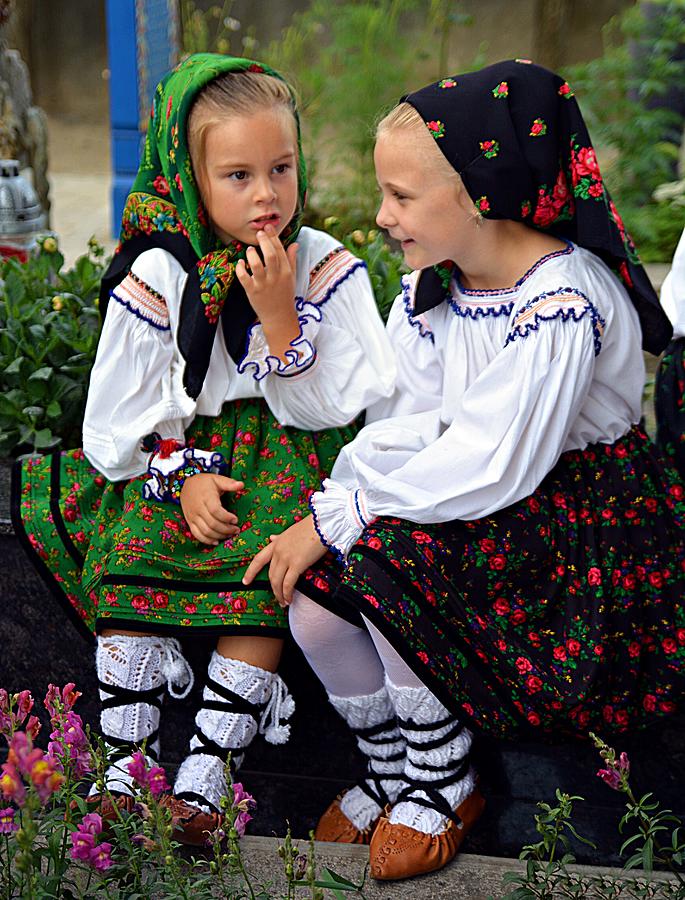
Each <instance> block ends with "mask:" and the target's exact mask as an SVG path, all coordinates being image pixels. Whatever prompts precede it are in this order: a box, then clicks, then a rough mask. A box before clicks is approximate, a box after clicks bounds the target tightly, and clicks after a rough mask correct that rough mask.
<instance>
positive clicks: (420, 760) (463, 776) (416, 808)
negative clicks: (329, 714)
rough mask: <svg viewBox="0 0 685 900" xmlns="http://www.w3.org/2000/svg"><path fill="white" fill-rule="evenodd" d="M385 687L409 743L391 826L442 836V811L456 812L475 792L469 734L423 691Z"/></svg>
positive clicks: (401, 729)
mask: <svg viewBox="0 0 685 900" xmlns="http://www.w3.org/2000/svg"><path fill="white" fill-rule="evenodd" d="M386 684H387V687H388V693H389V695H390V697H391V700H392V704H393V707H394V709H395V711H396V713H397V718H398V722H399V728H400V731H401V733H402V735H403V737H404V738H405V739H406V741H407V762H406V766H405V769H404V775H405V778H406V780H407V782H408V783H409V787H408V788H407V789H406V790H404V791H403V792H402V794H401V795H400V796H399V798H398V802H397V803H396V804H395V806H393V808H392V810H391V812H390V815H389V820H390V823H391V824H392V825H398V824H402V825H408V826H409V827H410V828H414V829H415V830H416V831H422V832H424V833H425V834H433V835H435V834H440V832H442V831H444V830H445V828H446V827H447V822H448V817H447V815H446V814H445V811H441V807H442V810H446V808H445V806H444V804H445V803H446V804H447V808H448V809H449V810H455V809H456V808H457V807H458V806H459V804H460V803H461V802H462V801H463V800H465V799H466V797H468V795H469V794H470V793H471V792H472V791H473V789H474V787H475V775H474V772H473V770H472V769H471V768H470V767H469V758H468V754H469V749H470V747H471V737H472V736H471V732H470V731H469V730H468V729H467V728H464V727H463V726H462V725H461V723H460V722H459V720H458V719H457V718H456V717H455V716H453V715H451V713H450V712H449V710H448V709H447V708H446V707H444V706H443V705H442V703H440V701H439V700H438V698H437V697H436V696H435V695H434V694H432V693H431V692H430V691H429V690H428V688H427V687H420V688H413V687H398V686H397V685H394V684H392V682H391V681H389V680H387V681H386ZM431 783H433V784H431ZM422 788H423V789H422ZM440 798H442V799H440ZM424 804H425V805H424Z"/></svg>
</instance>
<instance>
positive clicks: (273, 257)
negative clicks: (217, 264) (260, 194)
mask: <svg viewBox="0 0 685 900" xmlns="http://www.w3.org/2000/svg"><path fill="white" fill-rule="evenodd" d="M257 241H258V242H259V249H260V250H261V251H262V255H263V257H264V262H262V260H261V259H260V258H259V253H257V250H256V249H255V248H254V247H248V248H247V253H246V255H247V264H246V263H245V260H242V259H241V260H239V261H238V264H237V266H236V270H235V271H236V275H237V277H238V280H239V281H240V283H241V284H242V286H243V287H244V288H245V293H246V294H247V296H248V298H249V300H250V304H251V305H252V308H253V309H254V311H255V312H256V313H257V315H258V316H259V321H260V322H261V324H262V328H263V329H264V336H265V337H266V341H267V344H268V345H269V350H270V352H271V353H272V354H273V355H274V356H278V357H280V358H281V359H285V358H286V357H285V355H284V354H285V351H286V350H288V349H290V342H291V341H293V340H294V339H295V338H296V337H297V336H298V334H299V333H300V326H299V323H298V320H297V313H296V311H295V276H296V273H297V262H296V260H297V244H291V245H290V246H289V247H288V249H287V251H286V249H285V248H284V246H283V244H282V243H281V239H280V238H279V236H278V235H277V234H276V232H275V231H274V229H273V227H272V226H271V225H267V226H266V228H265V229H264V231H258V232H257ZM248 265H249V267H250V270H251V272H252V274H250V273H249V272H248V270H247V266H248Z"/></svg>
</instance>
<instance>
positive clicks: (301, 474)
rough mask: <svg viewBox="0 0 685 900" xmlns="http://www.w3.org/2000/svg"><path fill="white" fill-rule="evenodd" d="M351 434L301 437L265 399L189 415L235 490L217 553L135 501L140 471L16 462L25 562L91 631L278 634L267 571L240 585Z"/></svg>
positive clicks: (68, 458)
mask: <svg viewBox="0 0 685 900" xmlns="http://www.w3.org/2000/svg"><path fill="white" fill-rule="evenodd" d="M353 436H354V428H353V427H348V428H340V429H330V430H327V431H321V432H305V431H300V430H298V429H295V428H288V427H284V426H282V425H279V423H278V422H277V421H276V420H275V419H274V417H273V415H272V414H271V412H270V410H269V408H268V406H267V405H266V403H265V402H264V401H263V400H240V401H235V402H233V403H230V404H226V406H225V407H224V409H223V410H222V414H221V415H220V416H217V417H209V416H199V417H198V418H196V419H195V421H194V422H193V424H192V426H191V427H190V429H189V431H188V434H187V443H188V445H189V446H193V445H196V446H197V447H198V448H201V449H206V450H209V449H212V450H214V451H218V452H220V453H222V454H223V455H224V457H225V459H226V461H227V463H228V464H229V472H228V473H227V474H229V475H230V476H231V477H233V478H239V479H241V480H242V481H244V482H245V489H244V490H243V491H241V492H239V493H236V494H232V493H228V494H225V495H224V498H225V500H224V502H225V503H226V504H227V508H230V509H231V511H232V512H234V513H235V514H236V515H237V517H238V523H239V526H240V532H239V533H238V534H237V535H236V536H235V537H234V538H231V539H230V540H227V541H224V542H223V543H220V544H219V546H218V547H208V546H206V545H204V544H201V543H199V542H198V541H196V540H195V539H194V538H193V536H192V535H191V533H190V530H189V529H188V525H187V523H186V521H185V519H184V517H183V513H182V511H181V508H180V506H176V505H174V504H172V503H165V504H162V503H155V502H154V501H147V500H144V499H143V495H142V487H143V484H144V482H145V481H146V479H147V475H146V474H145V475H141V476H140V477H138V478H134V479H132V480H131V481H129V482H119V483H116V484H113V483H111V482H108V481H107V480H106V479H105V478H104V477H103V476H102V475H101V474H100V473H99V472H98V471H97V470H96V469H94V468H93V467H92V466H91V465H90V463H89V462H88V460H87V459H86V458H85V456H84V454H83V451H82V450H72V451H68V452H62V453H53V454H52V455H50V456H31V457H28V458H24V459H22V460H19V461H18V462H17V464H16V466H15V470H14V479H13V491H12V493H13V502H12V511H13V520H14V526H15V530H16V533H17V534H18V535H19V536H20V538H21V539H22V541H23V543H24V545H25V546H26V548H27V550H28V552H29V554H30V556H31V558H32V560H33V562H34V563H35V565H36V566H37V568H38V569H39V571H40V572H41V574H42V575H43V577H44V578H45V580H46V581H47V583H48V584H49V585H50V587H51V588H52V590H53V593H55V594H56V595H57V596H58V598H59V599H60V600H62V601H66V603H67V604H68V607H69V609H70V610H71V611H72V613H75V615H76V617H77V619H78V622H79V623H80V625H81V626H82V627H85V628H86V629H87V630H88V631H89V632H96V633H97V632H98V631H100V630H102V629H103V628H125V629H129V630H140V631H150V632H156V633H160V634H183V633H186V632H187V630H188V629H190V628H199V629H202V631H203V633H206V634H210V633H211V634H233V633H236V632H240V633H242V634H249V633H253V634H264V635H270V636H277V635H279V634H282V633H283V632H284V630H285V629H286V627H287V616H286V614H285V612H284V610H282V609H281V608H280V607H279V606H278V605H277V604H276V603H275V602H274V599H273V595H272V593H271V589H270V585H269V582H268V579H267V578H266V572H264V573H263V574H262V576H261V577H260V578H259V579H258V580H256V581H255V582H253V584H252V585H251V586H250V589H249V590H247V589H246V588H245V587H244V586H243V584H242V581H241V579H242V577H243V574H244V572H245V569H246V568H247V565H248V563H249V562H250V560H251V559H252V558H253V556H254V555H255V553H256V552H257V551H258V550H259V549H261V548H262V547H263V546H264V545H265V544H266V543H268V540H269V535H270V534H273V533H274V532H279V531H282V530H283V529H284V528H287V527H288V526H289V525H291V524H292V523H293V522H296V521H298V519H300V518H302V516H304V515H306V514H307V511H308V509H307V504H308V500H309V497H310V495H311V493H312V491H314V490H316V489H317V488H318V487H319V485H320V483H321V479H322V478H324V477H326V475H327V474H328V473H329V472H330V469H331V467H332V465H333V461H334V460H335V457H336V455H337V453H338V451H339V450H340V448H341V447H342V446H343V444H345V443H346V442H348V441H349V440H351V438H352V437H353Z"/></svg>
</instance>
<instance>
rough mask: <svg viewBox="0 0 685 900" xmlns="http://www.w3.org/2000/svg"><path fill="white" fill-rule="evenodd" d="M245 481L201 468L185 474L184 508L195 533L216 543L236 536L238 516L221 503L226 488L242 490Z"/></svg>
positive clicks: (208, 541)
mask: <svg viewBox="0 0 685 900" xmlns="http://www.w3.org/2000/svg"><path fill="white" fill-rule="evenodd" d="M244 486H245V485H244V484H243V482H242V481H236V480H235V478H226V477H225V476H224V475H212V474H210V473H209V472H200V473H198V474H197V475H191V477H190V478H186V480H185V481H184V482H183V487H182V488H181V496H180V498H179V499H180V501H181V509H182V510H183V515H184V516H185V518H186V522H187V523H188V527H189V528H190V531H191V534H192V535H193V537H194V538H195V539H196V540H198V541H201V542H202V543H203V544H210V545H211V546H212V547H216V545H217V544H218V543H219V541H225V540H226V539H227V538H229V537H233V536H234V535H236V534H237V533H238V531H239V530H240V529H239V528H238V517H237V516H236V515H235V513H232V512H228V510H226V509H224V508H223V506H222V505H221V495H222V494H223V493H225V492H226V491H239V490H242V488H243V487H244Z"/></svg>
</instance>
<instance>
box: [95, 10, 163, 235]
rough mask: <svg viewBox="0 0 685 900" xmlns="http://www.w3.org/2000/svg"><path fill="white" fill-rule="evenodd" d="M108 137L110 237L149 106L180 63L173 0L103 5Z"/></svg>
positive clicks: (128, 184)
mask: <svg viewBox="0 0 685 900" xmlns="http://www.w3.org/2000/svg"><path fill="white" fill-rule="evenodd" d="M107 45H108V56H109V69H110V82H109V91H110V94H109V96H110V128H111V135H112V236H113V237H117V236H118V235H119V229H120V226H121V214H122V212H123V209H124V203H125V202H126V197H127V195H128V192H129V190H130V188H131V184H132V183H133V179H134V177H135V174H136V172H137V171H138V162H139V160H140V153H141V149H142V145H143V141H144V139H145V131H146V129H147V122H148V117H149V112H150V104H151V102H152V95H153V93H154V90H155V86H156V84H157V82H158V81H159V80H160V78H161V77H162V76H163V75H164V73H165V72H167V71H168V70H169V69H171V68H172V67H173V66H175V65H176V63H177V62H178V60H179V55H180V28H179V19H178V8H177V0H107Z"/></svg>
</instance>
